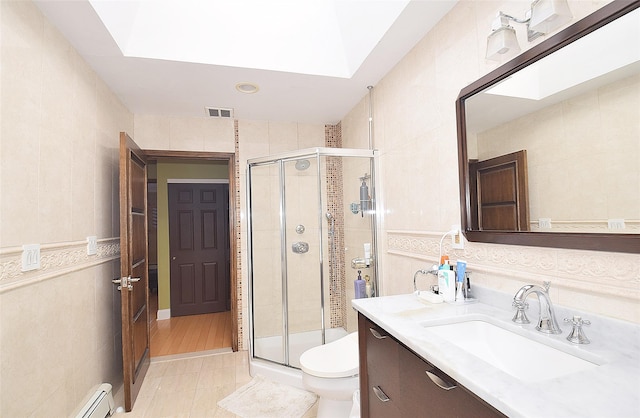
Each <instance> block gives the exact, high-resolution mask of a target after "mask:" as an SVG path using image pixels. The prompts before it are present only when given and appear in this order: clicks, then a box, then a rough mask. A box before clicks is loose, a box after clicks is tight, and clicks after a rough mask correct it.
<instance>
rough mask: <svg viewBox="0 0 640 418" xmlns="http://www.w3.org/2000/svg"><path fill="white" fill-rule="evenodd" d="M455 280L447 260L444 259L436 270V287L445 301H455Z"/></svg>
mask: <svg viewBox="0 0 640 418" xmlns="http://www.w3.org/2000/svg"><path fill="white" fill-rule="evenodd" d="M455 280H456V279H455V272H454V271H453V270H451V266H450V265H449V260H445V262H444V264H442V265H441V266H440V269H439V270H438V288H439V291H440V294H441V295H442V298H443V299H444V301H445V302H455V300H456V283H455Z"/></svg>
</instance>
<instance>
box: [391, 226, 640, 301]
mask: <svg viewBox="0 0 640 418" xmlns="http://www.w3.org/2000/svg"><path fill="white" fill-rule="evenodd" d="M386 235H387V236H386V241H387V242H386V244H387V253H388V254H395V255H399V256H404V257H410V258H417V259H421V260H427V261H428V262H429V263H433V262H436V261H437V260H438V257H439V254H440V240H441V238H442V233H440V232H426V231H395V230H389V231H386ZM443 254H448V255H449V257H450V258H451V259H452V260H456V259H458V258H460V259H464V260H466V261H467V262H468V263H469V266H470V269H471V270H475V271H479V272H484V273H489V274H491V275H493V276H502V277H505V278H511V279H522V280H532V279H535V280H536V281H542V280H546V279H552V280H553V278H556V279H558V281H557V286H558V287H564V288H569V289H574V290H579V291H584V292H589V293H598V294H601V295H607V296H615V297H623V298H628V299H634V300H640V256H639V255H637V254H625V253H611V252H602V251H580V250H566V249H556V248H542V247H525V246H515V245H498V244H483V243H475V242H465V248H464V250H455V249H452V248H451V242H450V240H448V239H446V238H445V239H444V240H443Z"/></svg>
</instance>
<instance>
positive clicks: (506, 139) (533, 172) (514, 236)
mask: <svg viewBox="0 0 640 418" xmlns="http://www.w3.org/2000/svg"><path fill="white" fill-rule="evenodd" d="M456 111H457V118H458V150H459V166H460V199H461V205H462V224H463V225H462V226H463V230H464V232H465V236H466V238H467V239H468V240H469V241H477V242H491V243H502V244H512V245H530V246H542V247H557V248H575V249H585V250H602V251H616V252H627V253H640V1H637V0H636V1H629V0H624V1H622V0H617V1H614V2H612V3H610V4H608V5H606V6H605V7H603V8H602V9H600V10H598V11H597V12H595V13H593V14H591V15H589V16H587V17H586V18H584V19H582V20H580V21H578V22H576V23H575V24H573V25H572V26H570V27H568V28H567V29H565V30H563V31H561V32H559V33H558V34H556V35H554V36H553V37H551V38H549V39H547V40H545V41H544V42H542V43H540V44H538V45H536V46H534V47H533V48H531V49H530V50H528V51H525V52H524V53H522V54H521V55H520V56H518V57H516V58H514V59H513V60H511V61H509V62H507V63H505V64H504V65H502V66H501V67H500V68H498V69H496V70H494V71H493V72H491V73H489V74H487V75H486V76H484V77H483V78H481V79H480V80H478V81H476V82H475V83H473V84H471V85H469V86H467V87H465V88H464V89H463V90H462V91H461V93H460V96H459V97H458V100H457V102H456Z"/></svg>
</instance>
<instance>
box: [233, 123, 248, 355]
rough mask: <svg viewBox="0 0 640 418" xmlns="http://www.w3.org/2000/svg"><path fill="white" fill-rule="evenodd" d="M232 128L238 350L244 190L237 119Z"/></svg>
mask: <svg viewBox="0 0 640 418" xmlns="http://www.w3.org/2000/svg"><path fill="white" fill-rule="evenodd" d="M233 129H234V135H235V157H234V158H235V161H234V163H235V169H236V170H235V171H236V172H235V174H234V175H235V184H236V190H235V191H236V195H235V197H234V204H235V211H236V219H235V222H236V237H235V240H236V304H237V311H238V317H237V318H236V321H237V327H238V350H240V351H242V350H246V348H245V346H244V324H243V322H244V317H243V313H242V309H243V304H242V232H241V230H242V228H241V222H242V221H241V217H240V213H241V207H240V193H241V192H242V191H243V190H244V187H242V185H241V183H240V133H239V129H238V120H237V119H236V120H234V121H233Z"/></svg>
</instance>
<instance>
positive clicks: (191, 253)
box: [169, 183, 231, 316]
mask: <svg viewBox="0 0 640 418" xmlns="http://www.w3.org/2000/svg"><path fill="white" fill-rule="evenodd" d="M169 250H170V253H171V254H170V257H171V278H170V288H171V298H170V299H171V316H181V315H194V314H203V313H211V312H222V311H227V310H229V308H230V306H229V304H230V293H229V288H230V279H231V276H230V260H229V186H228V185H227V184H210V183H198V184H193V183H190V184H184V183H175V184H169Z"/></svg>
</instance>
